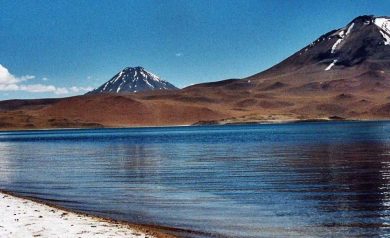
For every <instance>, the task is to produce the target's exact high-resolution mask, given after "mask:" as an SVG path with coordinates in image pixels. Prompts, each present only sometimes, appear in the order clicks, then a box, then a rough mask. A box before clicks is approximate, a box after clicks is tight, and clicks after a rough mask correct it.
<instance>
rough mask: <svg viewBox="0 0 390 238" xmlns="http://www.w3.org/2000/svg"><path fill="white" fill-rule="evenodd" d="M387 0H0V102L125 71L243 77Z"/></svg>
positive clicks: (388, 4) (202, 78) (176, 78)
mask: <svg viewBox="0 0 390 238" xmlns="http://www.w3.org/2000/svg"><path fill="white" fill-rule="evenodd" d="M364 14H373V15H381V16H382V15H390V1H375V0H367V1H358V0H353V1H352V0H350V1H348V0H343V1H336V0H334V1H326V0H322V1H313V0H310V1H309V0H308V1H304V0H300V1H287V0H263V1H257V0H255V1H251V0H244V1H242V0H223V1H222V0H213V1H204V0H192V1H190V0H183V1H173V0H166V1H158V0H156V1H152V0H140V1H138V0H133V1H130V0H129V1H121V0H115V1H111V0H110V1H108V0H107V1H104V0H101V1H94V0H93V1H92V0H91V1H85V0H84V1H83V0H80V1H76V0H74V1H72V0H68V1H62V0H61V1H56V0H50V1H38V0H36V1H31V0H27V1H20V0H10V1H5V0H0V65H1V66H0V99H9V98H41V97H60V96H61V97H62V96H71V95H76V94H82V93H84V92H85V91H86V90H89V89H91V88H94V87H97V86H99V85H101V84H102V83H104V82H105V81H107V80H109V79H110V78H111V77H112V76H113V75H114V74H116V73H117V72H118V71H120V70H121V69H122V68H124V67H127V66H143V67H144V68H146V69H147V70H149V71H151V72H153V73H155V74H157V75H159V76H160V77H161V78H162V79H165V80H168V81H169V82H171V83H173V84H175V85H176V86H178V87H185V86H188V85H191V84H195V83H201V82H208V81H217V80H223V79H227V78H241V77H246V76H249V75H252V74H255V73H258V72H260V71H262V70H265V69H267V68H268V67H271V66H272V65H274V64H276V63H278V62H280V61H281V60H283V59H284V58H286V57H288V56H289V55H291V54H292V53H294V52H295V51H297V50H299V49H301V48H303V47H304V46H305V45H307V44H309V43H310V42H311V41H313V40H315V39H316V38H317V37H319V36H320V35H322V34H324V33H326V32H328V31H330V30H332V29H335V28H340V27H343V26H345V25H346V24H347V23H348V22H350V21H351V20H352V19H353V18H355V17H357V16H359V15H364Z"/></svg>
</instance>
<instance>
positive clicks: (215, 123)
mask: <svg viewBox="0 0 390 238" xmlns="http://www.w3.org/2000/svg"><path fill="white" fill-rule="evenodd" d="M386 121H390V119H344V118H335V119H329V118H313V119H285V120H259V121H199V122H196V123H193V124H187V125H181V124H180V125H155V126H138V125H135V126H127V125H123V126H104V127H58V128H57V127H49V128H28V129H27V128H9V129H8V128H5V129H2V128H0V132H13V131H52V130H86V129H131V128H164V127H192V126H232V125H266V124H271V125H274V124H295V123H312V122H386Z"/></svg>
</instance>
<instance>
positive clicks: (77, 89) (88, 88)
mask: <svg viewBox="0 0 390 238" xmlns="http://www.w3.org/2000/svg"><path fill="white" fill-rule="evenodd" d="M69 90H70V91H71V92H73V93H79V92H88V91H91V90H93V87H76V86H73V87H70V88H69Z"/></svg>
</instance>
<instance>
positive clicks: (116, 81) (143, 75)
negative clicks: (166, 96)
mask: <svg viewBox="0 0 390 238" xmlns="http://www.w3.org/2000/svg"><path fill="white" fill-rule="evenodd" d="M174 89H177V88H176V87H175V86H173V85H172V84H170V83H169V82H167V81H165V80H162V79H160V77H158V76H157V75H155V74H153V73H151V72H148V71H146V70H145V69H144V68H143V67H141V66H136V67H126V68H124V69H123V70H121V71H120V72H119V73H117V74H116V75H115V76H114V77H112V78H111V79H110V80H109V81H107V82H106V83H104V84H103V85H101V86H100V87H99V88H97V89H95V90H93V91H91V92H89V94H95V93H127V92H132V93H136V92H145V91H152V90H174Z"/></svg>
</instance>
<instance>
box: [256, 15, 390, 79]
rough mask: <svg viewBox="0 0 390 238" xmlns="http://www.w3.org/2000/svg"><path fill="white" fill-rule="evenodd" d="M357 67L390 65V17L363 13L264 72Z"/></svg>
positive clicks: (384, 66) (385, 66)
mask: <svg viewBox="0 0 390 238" xmlns="http://www.w3.org/2000/svg"><path fill="white" fill-rule="evenodd" d="M354 66H364V67H365V68H367V69H371V68H376V69H377V68H380V69H383V68H388V67H389V66H390V17H387V16H373V15H364V16H359V17H356V18H355V19H353V20H352V21H351V22H350V23H348V24H347V25H346V26H344V27H341V28H339V29H336V30H332V31H330V32H328V33H326V34H324V35H322V36H320V37H319V38H318V39H316V40H315V41H313V42H312V43H311V44H309V45H307V46H306V47H304V48H303V49H301V50H300V51H298V52H297V53H295V54H293V55H292V56H290V57H289V58H287V59H286V60H284V61H282V62H281V63H279V64H277V65H275V66H274V67H272V68H271V69H269V70H267V71H265V72H263V74H277V73H280V72H281V71H286V72H292V71H297V70H304V71H310V72H314V71H318V70H320V71H321V70H325V71H330V72H333V71H334V70H337V69H340V70H342V69H345V68H349V67H354Z"/></svg>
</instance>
